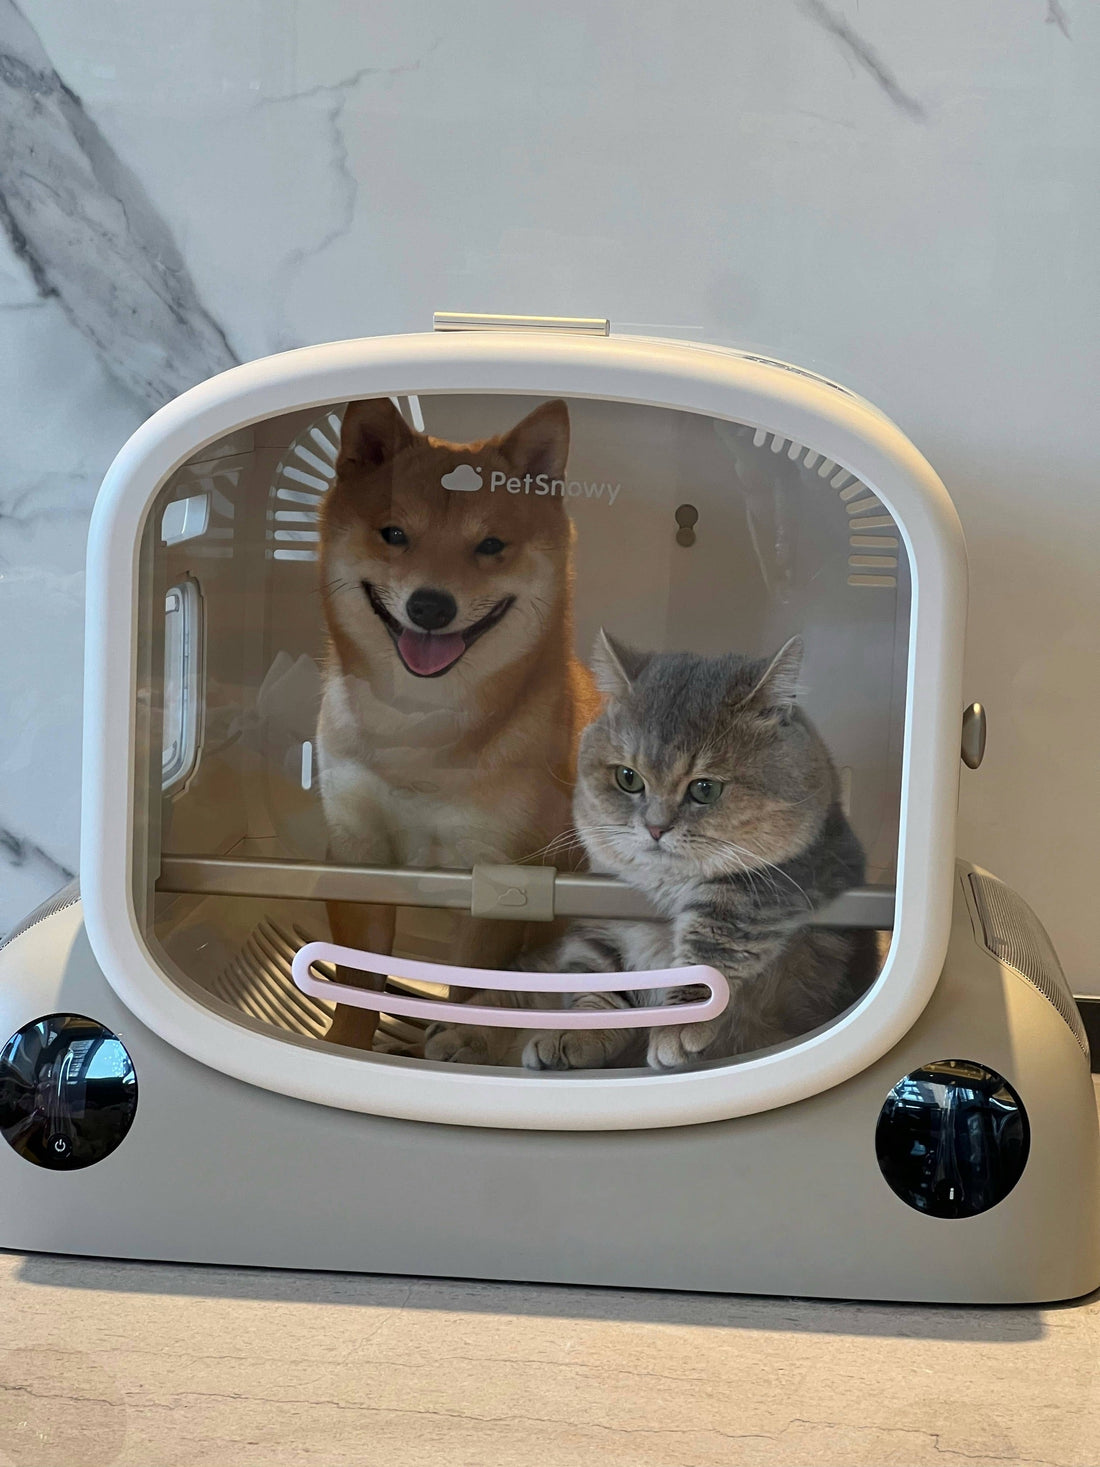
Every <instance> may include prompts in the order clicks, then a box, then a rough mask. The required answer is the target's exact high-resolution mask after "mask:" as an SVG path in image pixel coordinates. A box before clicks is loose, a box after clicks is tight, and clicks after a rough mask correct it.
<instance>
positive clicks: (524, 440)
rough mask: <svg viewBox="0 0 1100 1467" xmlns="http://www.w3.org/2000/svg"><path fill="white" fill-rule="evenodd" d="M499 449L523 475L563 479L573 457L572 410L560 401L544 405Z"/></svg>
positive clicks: (503, 440) (501, 441) (508, 435)
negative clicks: (570, 455) (570, 447)
mask: <svg viewBox="0 0 1100 1467" xmlns="http://www.w3.org/2000/svg"><path fill="white" fill-rule="evenodd" d="M497 447H498V448H499V449H500V452H501V454H502V455H503V456H504V458H505V459H507V461H508V463H510V464H511V465H512V467H513V468H514V469H515V470H516V471H517V473H519V474H521V475H522V474H530V475H531V477H532V478H534V477H535V475H536V474H546V475H547V477H548V478H551V479H560V478H561V477H562V476H563V475H564V473H565V461H566V459H567V458H568V457H569V409H568V407H566V405H565V403H564V402H563V401H562V399H561V398H560V397H558V398H555V399H554V400H553V402H544V403H543V405H542V406H541V407H537V408H536V409H535V411H534V412H533V413H528V414H527V416H526V417H525V418H524V419H523V421H522V422H520V423H517V424H516V426H515V427H514V428H513V429H512V430H511V431H510V432H508V433H505V434H503V435H502V436H501V437H500V438H499V439H498V440H497Z"/></svg>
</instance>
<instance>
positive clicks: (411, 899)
mask: <svg viewBox="0 0 1100 1467" xmlns="http://www.w3.org/2000/svg"><path fill="white" fill-rule="evenodd" d="M157 890H158V891H161V892H187V893H192V894H194V895H206V896H244V897H271V898H275V899H295V900H299V901H301V900H306V901H310V900H312V901H337V902H371V903H375V904H377V905H382V906H394V907H449V908H454V909H455V910H457V911H467V912H468V911H469V910H470V898H471V895H472V891H473V873H472V872H470V871H451V870H442V869H424V870H411V869H409V868H407V867H392V866H338V865H329V864H328V863H327V862H324V861H260V860H250V859H241V858H237V857H232V856H164V857H163V858H162V860H161V869H160V879H159V880H158V881H157ZM554 915H555V916H556V917H603V918H611V919H614V918H619V919H627V920H633V921H643V922H644V921H651V922H653V921H660V920H662V915H661V913H660V912H657V911H656V910H655V909H654V908H653V906H652V905H651V904H650V903H649V901H648V900H647V899H646V897H645V896H644V895H643V894H642V893H641V892H640V891H636V890H635V889H634V888H633V887H630V886H626V885H625V884H624V883H623V882H621V881H617V880H616V879H615V878H614V877H613V876H594V875H591V874H588V873H582V872H559V873H558V875H557V878H556V880H555V882H554ZM504 920H507V919H504ZM514 920H516V921H524V920H527V919H525V918H524V916H523V912H522V909H521V908H517V910H516V915H515V918H514ZM809 920H810V923H811V925H813V926H815V927H870V928H875V929H877V930H880V931H886V930H888V929H890V928H892V927H893V925H894V889H893V887H890V886H857V887H853V888H852V890H851V891H847V892H845V893H844V895H843V896H841V897H838V898H837V900H836V901H835V902H832V903H830V904H829V906H827V907H822V908H821V910H820V911H817V912H814V913H813V914H812V916H811V917H810V919H809Z"/></svg>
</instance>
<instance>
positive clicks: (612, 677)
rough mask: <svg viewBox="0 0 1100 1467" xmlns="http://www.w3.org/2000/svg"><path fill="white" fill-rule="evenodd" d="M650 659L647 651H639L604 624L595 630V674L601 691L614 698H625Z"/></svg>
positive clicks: (593, 658)
mask: <svg viewBox="0 0 1100 1467" xmlns="http://www.w3.org/2000/svg"><path fill="white" fill-rule="evenodd" d="M648 661H649V655H648V654H647V653H645V652H636V651H635V650H634V648H633V647H628V646H627V645H626V643H625V642H617V641H616V640H615V639H614V638H613V637H609V636H608V634H607V633H606V632H605V631H604V629H603V627H601V628H600V629H599V631H598V632H597V633H596V645H595V646H594V647H593V648H592V676H593V678H594V679H595V682H596V687H597V688H599V690H600V692H601V693H607V694H608V695H609V696H610V697H611V698H615V699H618V698H625V697H626V695H627V694H628V693H629V692H630V689H631V688H632V687H633V685H634V680H635V679H636V678H637V677H638V675H639V673H641V671H642V669H643V668H644V667H645V665H646V663H647V662H648Z"/></svg>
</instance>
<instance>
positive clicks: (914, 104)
mask: <svg viewBox="0 0 1100 1467" xmlns="http://www.w3.org/2000/svg"><path fill="white" fill-rule="evenodd" d="M798 3H799V5H800V6H801V8H802V10H803V11H805V13H806V14H807V15H808V16H809V17H810V18H811V19H812V20H813V21H814V22H815V23H816V24H817V25H819V26H820V27H821V29H822V30H823V31H825V32H827V34H829V35H830V36H833V37H834V38H835V39H836V40H837V41H839V43H840V45H841V47H842V49H843V50H844V51H845V53H846V54H847V55H848V56H850V57H851V59H852V60H853V61H854V62H855V63H856V64H857V65H858V66H860V67H862V68H863V70H864V71H866V72H867V73H868V74H869V75H870V76H871V77H873V78H874V80H875V81H876V82H877V83H878V85H879V87H880V88H881V89H882V91H883V92H885V94H886V95H887V96H888V97H889V98H890V101H891V102H893V104H894V106H895V107H896V108H897V109H898V111H899V112H904V113H905V114H906V116H908V117H911V118H913V120H914V121H915V122H926V121H927V119H928V110H927V108H926V107H925V105H924V103H923V102H920V101H918V100H917V98H916V97H914V96H912V95H911V94H910V93H909V92H907V91H906V90H905V89H904V88H903V87H902V85H901V83H900V82H899V81H898V79H897V77H896V76H895V75H894V72H893V71H892V70H891V68H890V67H889V66H888V65H887V64H886V62H885V61H884V60H883V59H882V57H881V56H880V55H879V54H878V52H877V51H876V50H875V49H874V47H873V46H871V45H870V44H869V43H868V42H867V41H865V40H864V38H863V37H862V36H861V35H860V34H859V32H858V31H857V30H856V29H855V27H854V26H853V25H852V24H851V22H850V21H848V20H847V19H846V18H845V17H844V16H843V15H840V14H839V13H838V12H837V11H836V10H834V9H833V8H832V6H830V5H826V4H825V0H798Z"/></svg>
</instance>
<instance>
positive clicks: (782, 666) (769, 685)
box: [745, 637, 803, 713]
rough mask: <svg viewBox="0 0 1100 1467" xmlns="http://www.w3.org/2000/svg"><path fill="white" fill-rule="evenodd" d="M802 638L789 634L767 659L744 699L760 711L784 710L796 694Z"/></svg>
mask: <svg viewBox="0 0 1100 1467" xmlns="http://www.w3.org/2000/svg"><path fill="white" fill-rule="evenodd" d="M802 653H803V647H802V638H801V637H792V638H791V639H790V641H789V642H786V643H784V645H783V646H782V647H780V649H779V651H778V652H777V653H776V654H775V656H774V657H773V658H772V660H771V661H770V662H769V663H768V666H767V668H766V669H765V671H764V675H763V676H762V677H761V678H760V680H759V682H758V683H757V684H756V687H755V688H753V690H752V692H751V693H750V694H749V696H748V697H747V698H746V699H745V701H746V703H751V704H753V705H754V706H755V707H756V708H759V709H760V710H761V712H772V711H776V710H777V711H779V712H781V713H787V712H789V711H790V709H791V706H792V705H793V703H794V700H795V698H796V696H797V694H798V679H799V675H800V674H801V672H802Z"/></svg>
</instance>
